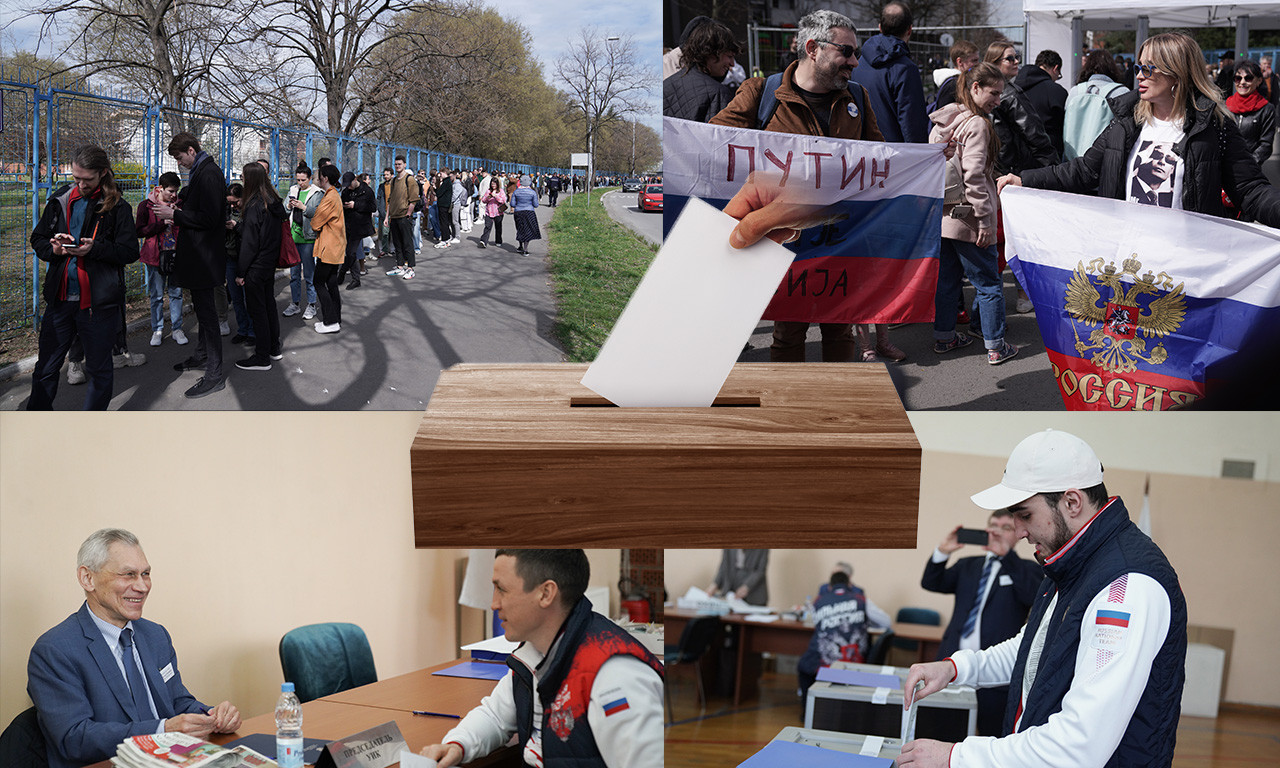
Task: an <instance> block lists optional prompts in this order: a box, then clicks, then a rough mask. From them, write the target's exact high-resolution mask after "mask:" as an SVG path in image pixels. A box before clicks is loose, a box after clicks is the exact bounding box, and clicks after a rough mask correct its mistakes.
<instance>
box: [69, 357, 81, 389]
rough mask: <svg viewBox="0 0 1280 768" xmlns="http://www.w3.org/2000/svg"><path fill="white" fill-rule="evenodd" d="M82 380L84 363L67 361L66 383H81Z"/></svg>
mask: <svg viewBox="0 0 1280 768" xmlns="http://www.w3.org/2000/svg"><path fill="white" fill-rule="evenodd" d="M84 381H85V375H84V363H75V362H73V363H69V364H68V365H67V383H68V384H83V383H84Z"/></svg>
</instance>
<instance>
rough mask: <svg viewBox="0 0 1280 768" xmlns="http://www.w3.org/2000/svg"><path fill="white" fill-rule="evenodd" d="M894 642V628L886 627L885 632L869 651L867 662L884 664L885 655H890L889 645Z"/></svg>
mask: <svg viewBox="0 0 1280 768" xmlns="http://www.w3.org/2000/svg"><path fill="white" fill-rule="evenodd" d="M892 644H893V630H892V629H886V630H885V631H884V634H882V635H880V637H878V638H876V641H875V643H873V644H872V646H871V650H869V651H867V661H866V663H867V664H884V660H885V657H887V656H888V655H889V646H890V645H892Z"/></svg>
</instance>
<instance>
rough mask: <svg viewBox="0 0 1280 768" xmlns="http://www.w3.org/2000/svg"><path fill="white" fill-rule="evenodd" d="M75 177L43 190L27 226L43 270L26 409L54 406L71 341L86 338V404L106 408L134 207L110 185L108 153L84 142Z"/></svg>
mask: <svg viewBox="0 0 1280 768" xmlns="http://www.w3.org/2000/svg"><path fill="white" fill-rule="evenodd" d="M71 177H72V179H73V180H74V183H73V184H64V185H63V186H62V187H60V188H59V189H58V190H57V191H55V192H54V193H53V195H52V196H50V197H49V201H48V203H47V204H46V205H45V208H44V214H43V215H41V217H40V221H39V222H38V223H37V224H36V226H35V229H34V230H32V232H31V248H32V249H33V250H34V251H35V253H36V256H37V257H39V258H40V260H41V261H44V262H47V263H48V264H49V268H48V269H47V270H45V280H44V300H45V312H44V317H43V318H42V319H41V322H40V340H39V353H38V355H37V358H36V367H35V371H34V372H33V373H32V376H31V397H30V399H28V400H27V410H31V411H42V410H43V411H47V410H52V408H53V399H54V397H55V396H56V395H57V394H58V371H59V370H61V368H62V363H63V360H64V359H65V358H66V356H67V351H68V350H69V349H70V348H71V342H72V340H73V339H74V338H75V337H76V336H79V337H80V341H81V343H82V344H83V345H84V369H85V373H87V374H88V377H89V387H88V389H87V390H86V391H85V396H84V408H85V410H101V411H105V410H106V409H107V406H108V405H110V404H111V394H112V387H113V385H114V376H113V368H112V361H111V344H112V342H114V341H115V339H116V334H117V333H118V332H119V330H120V324H121V323H122V322H123V312H122V311H121V307H122V306H123V305H124V294H125V283H124V268H125V266H126V265H128V264H132V263H133V262H135V261H137V260H138V258H139V252H138V236H137V232H136V231H135V229H134V226H133V209H132V208H130V207H129V203H128V202H126V201H125V199H124V198H123V197H121V195H120V190H119V188H118V187H116V182H115V174H114V173H113V172H112V170H111V160H110V159H109V158H108V157H107V153H106V152H105V151H103V149H102V148H101V147H96V146H93V145H86V146H83V147H80V148H79V149H77V150H76V151H75V154H74V155H72V160H71Z"/></svg>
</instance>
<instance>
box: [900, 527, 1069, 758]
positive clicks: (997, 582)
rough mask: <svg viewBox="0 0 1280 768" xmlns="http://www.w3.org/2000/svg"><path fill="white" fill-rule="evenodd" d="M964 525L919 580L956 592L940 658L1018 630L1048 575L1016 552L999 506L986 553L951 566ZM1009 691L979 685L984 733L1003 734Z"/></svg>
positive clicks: (978, 647)
mask: <svg viewBox="0 0 1280 768" xmlns="http://www.w3.org/2000/svg"><path fill="white" fill-rule="evenodd" d="M959 530H960V526H956V527H955V529H954V530H952V531H951V532H950V533H948V534H947V537H946V538H945V539H943V540H942V543H941V544H939V545H938V548H937V549H936V550H935V551H934V553H933V556H932V557H931V558H929V562H928V563H926V564H925V566H924V576H923V577H922V578H921V579H920V586H922V587H924V588H925V589H927V590H929V591H930V592H942V593H945V594H954V595H955V596H956V605H955V609H954V610H953V611H952V612H951V622H950V623H949V624H947V631H946V632H944V633H943V634H942V645H941V647H939V649H938V658H939V659H945V658H948V657H949V656H951V654H953V653H955V652H956V650H958V649H960V648H968V649H971V650H975V651H977V650H981V649H983V648H989V647H991V646H993V645H996V644H997V643H1001V642H1004V641H1005V640H1008V639H1009V638H1011V637H1013V636H1014V635H1016V634H1018V630H1020V629H1022V625H1023V624H1025V623H1026V621H1027V612H1028V611H1030V610H1031V604H1032V603H1033V602H1035V599H1036V590H1037V588H1038V587H1039V586H1040V582H1041V581H1042V580H1043V579H1044V571H1043V570H1042V569H1041V568H1040V566H1039V565H1038V564H1037V563H1036V562H1035V561H1033V560H1024V559H1022V558H1021V557H1018V555H1017V554H1016V553H1015V552H1014V551H1013V547H1014V545H1015V544H1016V543H1017V541H1018V537H1017V533H1016V532H1015V530H1014V523H1013V515H1012V513H1010V512H1009V510H1007V509H999V510H996V511H995V512H994V513H992V515H991V518H990V519H989V520H988V521H987V546H986V547H984V549H986V551H987V553H986V554H985V555H983V556H981V557H964V558H961V559H960V560H959V561H957V562H956V564H955V565H953V566H951V567H950V568H948V567H947V561H948V560H949V559H950V557H951V555H952V553H954V552H956V551H957V550H959V549H960V548H961V547H963V546H964V545H963V544H961V543H960V542H959V541H957V540H956V532H957V531H959ZM975 606H976V608H975ZM1008 695H1009V690H1008V688H1007V687H999V688H981V689H979V690H978V735H979V736H1001V735H1003V733H1002V729H1003V727H1004V710H1005V700H1006V698H1007V697H1008Z"/></svg>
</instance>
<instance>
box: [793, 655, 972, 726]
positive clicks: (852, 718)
mask: <svg viewBox="0 0 1280 768" xmlns="http://www.w3.org/2000/svg"><path fill="white" fill-rule="evenodd" d="M831 666H832V667H833V668H836V669H849V670H856V671H859V672H869V673H872V674H877V675H893V676H895V677H897V678H898V687H897V688H890V687H887V686H886V687H871V686H864V685H844V684H841V683H831V682H825V681H821V680H820V681H818V682H816V683H814V684H813V685H812V686H811V687H810V688H809V696H808V698H807V699H806V700H805V710H804V725H805V727H806V728H818V729H822V730H828V731H845V732H848V733H860V734H872V735H877V736H885V737H892V738H899V737H900V736H901V735H902V694H903V688H902V685H903V681H904V680H905V679H906V677H907V671H908V670H907V668H906V667H882V666H879V665H875V664H853V663H850V662H842V661H837V662H835V663H833V664H832V665H831ZM916 707H917V711H916V736H917V737H918V738H922V739H938V740H939V741H962V740H964V738H965V737H966V736H972V735H974V734H975V733H977V729H978V698H977V696H976V695H975V693H974V690H973V689H972V688H968V687H958V686H948V687H946V688H944V689H942V690H941V691H938V692H937V693H935V694H932V695H930V696H927V697H925V698H923V699H920V701H919V703H918V704H917V705H916Z"/></svg>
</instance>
